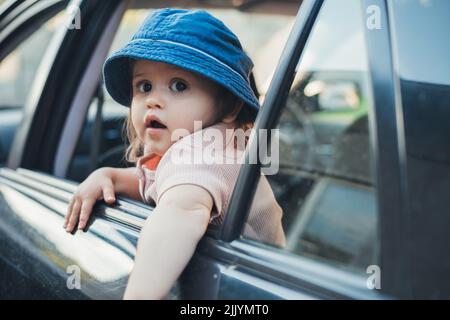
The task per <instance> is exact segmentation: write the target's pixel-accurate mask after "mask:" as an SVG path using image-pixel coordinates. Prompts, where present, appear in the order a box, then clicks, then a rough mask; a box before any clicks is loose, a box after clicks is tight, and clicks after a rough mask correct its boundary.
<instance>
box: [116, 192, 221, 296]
mask: <svg viewBox="0 0 450 320" xmlns="http://www.w3.org/2000/svg"><path fill="white" fill-rule="evenodd" d="M212 206H213V199H212V197H211V195H210V194H209V193H208V192H207V191H206V190H205V189H203V188H201V187H199V186H195V185H178V186H175V187H173V188H171V189H169V190H167V191H166V192H165V193H164V194H163V195H162V197H161V199H160V200H159V202H158V205H157V206H156V208H155V210H154V211H153V214H152V215H150V216H149V217H148V218H147V221H146V222H145V224H144V227H143V228H142V231H141V235H140V238H139V242H138V249H137V254H136V259H135V265H134V269H133V271H132V273H131V276H130V279H129V281H128V286H127V289H126V291H125V296H124V298H125V299H163V298H165V297H166V295H167V294H168V293H169V291H170V289H171V287H172V285H173V284H174V283H175V281H176V280H177V278H178V277H179V275H180V274H181V272H182V271H183V269H184V268H185V267H186V265H187V263H188V262H189V260H190V258H191V257H192V255H193V254H194V251H195V248H196V246H197V243H198V242H199V241H200V239H201V238H202V236H203V235H204V233H205V231H206V228H207V226H208V223H209V218H210V214H211V209H212Z"/></svg>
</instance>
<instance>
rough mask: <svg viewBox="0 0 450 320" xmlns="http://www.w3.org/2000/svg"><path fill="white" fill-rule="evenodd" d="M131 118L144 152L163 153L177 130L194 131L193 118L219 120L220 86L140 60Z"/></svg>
mask: <svg viewBox="0 0 450 320" xmlns="http://www.w3.org/2000/svg"><path fill="white" fill-rule="evenodd" d="M132 81H133V82H132V84H133V100H132V103H131V121H132V123H133V126H134V128H135V130H136V133H137V136H138V138H139V139H140V140H141V141H143V142H144V144H145V153H156V154H158V155H160V156H162V155H163V154H164V153H165V152H166V151H167V149H168V148H169V147H170V146H171V145H172V144H173V143H174V142H175V141H171V135H172V132H173V131H174V130H176V129H181V128H183V129H187V130H188V131H189V132H190V133H192V132H193V131H194V121H202V126H203V127H207V126H210V125H212V124H214V122H215V121H216V120H217V119H216V114H217V108H216V101H217V100H216V97H217V95H218V91H219V87H218V85H216V84H215V83H213V82H212V81H210V80H208V79H206V78H204V77H202V76H200V75H197V74H195V73H193V72H189V71H186V70H183V69H181V68H178V67H176V66H173V65H169V64H166V63H163V62H154V61H148V60H138V61H136V62H135V64H134V71H133V79H132Z"/></svg>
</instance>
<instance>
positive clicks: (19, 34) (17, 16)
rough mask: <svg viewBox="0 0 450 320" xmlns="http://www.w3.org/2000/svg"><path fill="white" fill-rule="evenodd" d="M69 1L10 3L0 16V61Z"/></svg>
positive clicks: (61, 9)
mask: <svg viewBox="0 0 450 320" xmlns="http://www.w3.org/2000/svg"><path fill="white" fill-rule="evenodd" d="M68 3H69V1H68V0H52V1H50V2H49V1H42V2H38V1H36V2H30V1H25V2H24V3H21V4H19V5H18V6H16V5H15V4H11V6H10V7H8V8H6V9H5V11H4V12H3V13H2V15H1V17H0V19H1V20H0V23H2V22H4V25H2V28H1V29H0V43H1V46H0V61H2V60H3V59H4V58H5V57H7V56H8V55H9V54H10V53H11V52H12V51H14V50H15V49H16V48H17V47H18V46H19V45H20V44H21V43H22V42H23V41H24V40H26V39H27V38H28V37H30V36H31V35H32V34H33V33H34V32H35V31H36V30H37V29H38V28H39V27H40V26H42V25H43V24H44V23H46V22H47V21H48V20H50V19H51V18H53V17H54V16H56V15H57V14H58V13H59V12H61V11H63V9H64V8H65V7H66V6H67V4H68Z"/></svg>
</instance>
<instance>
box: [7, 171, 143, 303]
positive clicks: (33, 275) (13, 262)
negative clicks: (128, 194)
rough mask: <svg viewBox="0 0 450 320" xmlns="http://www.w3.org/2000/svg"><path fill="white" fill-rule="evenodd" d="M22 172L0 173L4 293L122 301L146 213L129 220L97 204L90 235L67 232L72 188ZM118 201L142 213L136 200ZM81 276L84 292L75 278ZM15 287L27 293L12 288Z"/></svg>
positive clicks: (15, 295)
mask: <svg viewBox="0 0 450 320" xmlns="http://www.w3.org/2000/svg"><path fill="white" fill-rule="evenodd" d="M19 171H21V173H18V172H14V171H12V170H9V169H1V172H0V203H1V210H0V212H1V215H2V216H1V218H0V237H1V238H2V241H1V252H2V258H1V267H0V268H1V269H2V270H5V272H2V273H1V277H2V279H1V280H2V284H5V285H4V286H2V288H3V290H4V292H1V293H0V295H1V296H2V297H11V298H14V297H22V296H23V297H26V298H59V299H80V298H83V299H120V298H121V297H122V296H123V292H124V289H125V286H126V282H127V280H128V276H129V273H130V272H131V268H132V266H133V259H134V255H135V250H136V242H137V237H138V231H139V225H142V221H143V215H144V214H142V213H140V214H139V213H135V215H134V216H131V215H129V214H128V213H127V214H125V213H124V212H123V210H121V209H115V208H105V207H104V206H103V208H102V206H101V205H98V206H97V207H100V208H99V209H96V215H94V216H93V218H92V219H91V222H90V226H89V228H88V230H87V232H80V231H77V232H76V233H75V234H73V235H72V234H68V233H66V231H65V230H64V229H63V228H62V225H63V222H64V215H65V210H66V209H67V199H68V197H69V196H70V192H68V190H66V189H64V187H67V186H69V184H68V183H67V182H64V181H62V180H61V181H58V180H57V179H55V178H49V177H47V176H45V175H42V176H40V174H37V173H30V174H29V175H27V173H28V172H27V171H26V170H19ZM31 177H33V178H31ZM52 179H53V180H52ZM44 181H47V183H45V182H44ZM57 183H60V184H59V186H58V187H57V186H56V185H57ZM62 186H64V187H62ZM118 202H119V204H118V205H117V207H118V208H120V207H122V208H123V207H126V208H127V211H129V212H130V211H132V209H133V208H134V209H136V208H138V209H139V206H137V205H136V204H133V203H132V202H130V203H128V204H123V202H125V201H124V200H119V201H118ZM141 211H143V210H142V208H141ZM78 271H79V272H78ZM78 275H79V276H80V286H81V287H80V288H77V282H76V281H75V280H76V278H74V276H75V277H76V276H78ZM71 276H72V278H71ZM71 281H72V282H71ZM15 285H20V286H21V287H24V288H28V289H24V290H23V291H21V290H18V291H15V290H10V289H11V288H12V287H13V286H15Z"/></svg>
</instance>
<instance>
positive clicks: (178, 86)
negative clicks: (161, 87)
mask: <svg viewBox="0 0 450 320" xmlns="http://www.w3.org/2000/svg"><path fill="white" fill-rule="evenodd" d="M186 89H187V84H186V83H184V82H183V81H181V80H174V81H173V82H172V83H171V84H170V90H172V91H175V92H181V91H184V90H186Z"/></svg>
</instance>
